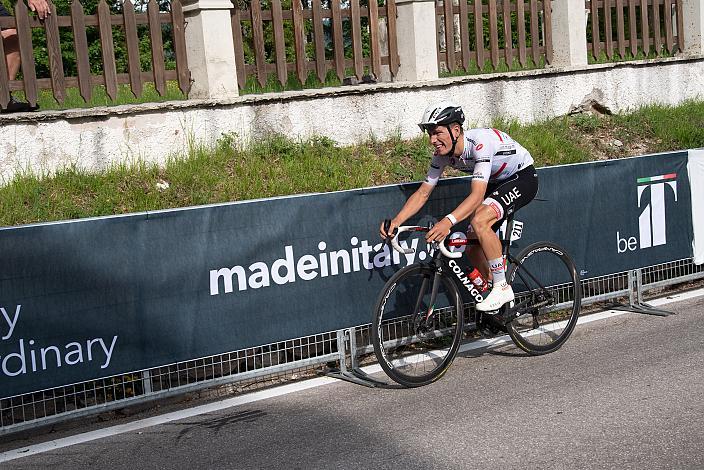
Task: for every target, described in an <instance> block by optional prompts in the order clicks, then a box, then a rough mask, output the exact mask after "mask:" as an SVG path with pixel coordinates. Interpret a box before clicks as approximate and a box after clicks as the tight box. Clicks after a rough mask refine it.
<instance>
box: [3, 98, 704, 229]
mask: <svg viewBox="0 0 704 470" xmlns="http://www.w3.org/2000/svg"><path fill="white" fill-rule="evenodd" d="M493 125H494V127H497V128H501V129H504V130H506V131H507V132H508V133H509V134H511V135H512V137H514V138H515V139H516V140H518V141H519V142H521V143H522V144H523V145H524V146H525V147H527V148H528V150H530V152H531V153H532V154H533V157H534V158H535V160H536V166H538V167H541V166H550V165H560V164H567V163H577V162H586V161H593V160H605V159H612V158H620V157H625V156H631V155H643V154H647V153H653V152H663V151H669V150H679V149H688V148H696V147H704V101H701V102H697V101H690V102H687V103H684V104H682V105H681V106H677V107H663V106H648V107H644V108H642V109H639V110H637V111H634V112H632V113H628V114H619V115H613V116H595V115H589V114H582V115H576V116H565V117H560V118H556V119H552V120H549V121H545V122H540V123H535V124H529V125H521V124H519V123H517V122H515V121H505V120H504V121H502V120H499V121H496V122H494V123H493ZM428 156H429V149H428V145H427V140H426V139H425V138H423V137H418V138H415V139H411V140H402V139H400V138H398V137H393V138H389V139H386V140H377V139H373V138H370V139H368V140H367V141H366V142H361V143H359V144H357V145H354V146H349V147H342V146H338V145H336V144H335V143H334V142H333V141H332V140H330V139H329V138H326V137H316V138H312V139H308V140H304V141H301V140H292V139H288V138H285V137H283V136H280V135H270V136H267V137H265V138H262V139H261V140H259V141H256V142H253V143H252V144H251V145H248V146H246V147H242V146H241V145H240V143H239V142H238V140H237V138H236V137H235V136H234V135H223V136H222V137H221V138H220V139H219V140H218V142H216V143H214V144H213V145H212V146H211V147H196V148H193V149H192V150H191V151H190V152H189V154H188V155H186V156H182V157H179V158H173V159H171V160H170V161H168V162H167V163H166V164H165V165H164V166H163V167H158V166H156V165H149V164H144V163H142V164H138V165H134V166H126V165H119V166H115V167H113V168H111V169H110V170H108V171H105V172H102V173H99V174H90V173H87V172H85V171H82V170H79V169H76V168H68V169H66V170H63V171H60V172H59V173H57V174H55V175H53V176H51V177H46V178H37V177H35V176H31V175H23V176H16V177H15V178H14V179H13V180H12V181H10V182H8V184H7V185H5V186H4V187H2V188H0V225H4V226H11V225H20V224H27V223H33V222H43V221H53V220H65V219H76V218H82V217H91V216H101V215H110V214H123V213H129V212H137V211H145V210H158V209H166V208H173V207H184V206H192V205H200V204H208V203H216V202H226V201H236V200H245V199H256V198H262V197H271V196H281V195H287V194H297V193H309V192H326V191H337V190H343V189H351V188H359V187H366V186H374V185H380V184H391V183H400V182H407V181H418V180H420V179H422V178H423V176H424V175H425V172H426V170H427V166H428V162H429V158H428Z"/></svg>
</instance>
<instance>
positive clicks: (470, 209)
mask: <svg viewBox="0 0 704 470" xmlns="http://www.w3.org/2000/svg"><path fill="white" fill-rule="evenodd" d="M463 123H464V112H463V111H462V107H461V106H459V105H458V104H455V103H453V102H451V101H441V102H439V103H435V104H431V105H430V106H428V108H426V110H425V112H424V113H423V118H422V120H421V122H420V123H419V124H418V126H419V127H420V129H421V131H423V132H427V133H428V135H429V136H430V143H431V144H432V146H433V147H434V149H435V150H434V152H433V157H432V161H431V163H430V168H429V169H428V174H427V176H426V178H425V181H424V182H423V183H422V184H421V185H420V187H419V188H418V189H417V190H416V191H415V193H413V194H412V195H411V196H410V197H409V198H408V200H407V201H406V203H405V204H404V206H403V208H401V210H400V211H399V213H398V214H397V215H396V217H394V218H393V219H391V224H390V226H389V227H388V231H387V230H386V228H385V227H384V224H383V223H382V225H381V228H380V230H379V232H380V234H381V236H382V238H384V239H386V238H387V237H388V236H392V235H393V234H394V233H395V232H396V229H397V228H398V227H399V226H400V225H402V224H403V223H404V222H405V221H406V220H408V219H409V218H411V217H412V216H414V215H415V214H416V213H417V212H418V211H419V210H420V209H421V208H422V207H423V206H424V205H425V203H426V201H427V200H428V198H429V197H430V194H431V193H432V192H433V189H434V188H435V185H436V184H437V182H438V180H439V179H440V177H441V176H442V173H443V170H444V168H445V167H446V166H450V167H452V168H455V169H457V170H460V171H463V172H465V173H469V174H471V175H472V178H471V188H470V189H471V191H470V193H469V195H468V196H467V198H465V199H464V200H463V201H462V202H461V203H460V205H459V206H457V207H456V208H455V209H454V210H453V211H452V212H450V213H449V214H447V215H446V216H445V217H444V218H443V219H442V220H440V221H439V222H438V223H436V224H435V225H434V226H433V227H432V229H431V230H430V231H429V232H428V233H427V235H426V237H425V238H426V240H427V241H428V242H442V240H444V239H445V237H447V236H448V235H449V234H450V232H451V229H452V226H453V225H455V224H457V223H458V222H460V221H462V220H465V219H469V223H470V225H469V228H468V233H467V236H468V237H469V238H477V239H478V240H479V245H480V246H479V247H477V246H472V247H471V248H470V249H469V253H468V257H469V261H470V263H471V264H472V265H473V266H476V267H477V268H478V269H479V271H480V272H481V273H482V275H483V276H484V279H490V278H491V279H493V287H492V290H491V292H490V293H489V295H488V296H487V297H486V298H485V299H484V301H483V302H480V303H478V304H477V306H476V308H477V310H480V311H483V312H494V311H496V310H498V309H499V308H500V307H501V306H502V305H504V304H505V303H507V302H511V301H512V300H513V299H514V294H513V289H512V288H511V286H510V285H509V284H508V283H507V282H506V273H505V266H504V261H503V256H502V251H501V241H500V240H499V237H498V235H497V233H496V230H498V228H499V227H500V226H501V224H502V223H503V221H504V219H506V217H507V216H509V215H510V214H512V213H513V212H515V211H516V210H517V209H519V208H520V207H523V206H525V205H526V204H528V203H529V202H530V201H531V200H532V199H533V198H534V197H535V195H536V193H537V192H538V175H537V173H536V171H535V168H534V167H533V157H531V155H530V153H529V152H528V151H527V150H526V149H525V148H524V147H523V146H521V145H520V144H519V143H518V142H516V141H515V140H513V139H512V138H511V137H509V136H508V134H506V133H505V132H502V131H500V130H497V129H490V128H484V129H470V130H468V131H467V132H465V131H464V130H463V128H462V124H463Z"/></svg>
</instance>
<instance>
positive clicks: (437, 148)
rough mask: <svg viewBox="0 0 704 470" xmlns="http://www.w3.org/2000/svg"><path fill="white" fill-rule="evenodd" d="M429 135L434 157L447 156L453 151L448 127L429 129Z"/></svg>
mask: <svg viewBox="0 0 704 470" xmlns="http://www.w3.org/2000/svg"><path fill="white" fill-rule="evenodd" d="M453 130H454V129H453ZM428 135H429V136H430V145H432V146H433V149H434V152H433V154H434V155H447V154H448V153H449V152H450V150H452V138H451V136H450V133H449V132H448V131H447V127H445V126H435V127H434V128H432V129H428Z"/></svg>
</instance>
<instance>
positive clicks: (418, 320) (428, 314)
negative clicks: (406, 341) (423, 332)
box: [413, 272, 441, 334]
mask: <svg viewBox="0 0 704 470" xmlns="http://www.w3.org/2000/svg"><path fill="white" fill-rule="evenodd" d="M428 282H430V277H425V276H424V277H423V283H422V284H421V287H420V291H419V292H418V298H417V299H416V305H415V308H414V309H413V311H414V312H415V314H414V315H415V318H414V320H413V330H414V333H416V334H418V332H419V331H418V330H419V329H420V328H421V327H422V326H424V327H425V328H426V329H427V327H428V322H429V321H430V319H431V318H432V316H433V313H434V311H435V301H436V299H437V296H438V289H439V288H440V282H441V281H440V273H438V272H435V273H434V275H433V286H432V288H431V291H430V300H429V301H428V309H427V310H426V311H424V312H422V311H421V307H422V305H423V298H424V297H425V292H426V291H427V289H428Z"/></svg>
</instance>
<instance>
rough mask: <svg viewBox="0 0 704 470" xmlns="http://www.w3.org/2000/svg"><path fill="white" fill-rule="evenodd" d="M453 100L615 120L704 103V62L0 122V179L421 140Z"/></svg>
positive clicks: (472, 107) (470, 113)
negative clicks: (433, 107) (295, 143)
mask: <svg viewBox="0 0 704 470" xmlns="http://www.w3.org/2000/svg"><path fill="white" fill-rule="evenodd" d="M447 98H450V99H454V100H456V101H457V102H459V103H460V104H462V105H463V106H464V108H465V112H466V114H467V118H468V121H469V123H470V124H472V125H486V124H488V123H490V122H491V120H492V119H493V118H496V117H500V116H502V117H506V118H510V119H511V118H515V119H518V120H519V121H521V122H532V121H536V120H543V119H546V118H550V117H554V116H559V115H564V114H566V113H568V112H570V110H571V109H573V108H574V107H576V106H578V105H579V104H580V103H582V102H583V101H584V100H585V99H596V100H598V101H599V102H600V103H601V104H602V105H604V106H606V107H607V108H609V109H610V110H611V111H613V112H621V111H626V110H628V109H633V108H637V107H639V106H642V105H645V104H649V103H660V104H673V105H674V104H678V103H681V102H682V101H684V100H687V99H704V56H697V57H694V58H687V59H662V60H655V61H643V62H628V63H621V64H606V65H597V66H588V67H578V68H571V69H557V68H553V69H546V70H538V71H530V72H515V73H507V74H490V75H481V76H476V77H460V78H448V79H440V80H434V81H427V82H422V83H419V82H414V83H411V82H406V83H403V82H397V83H391V84H379V85H360V86H354V87H340V88H330V89H323V90H308V91H300V92H287V93H280V94H267V95H261V96H251V95H250V96H242V97H238V98H232V99H228V100H189V101H183V102H170V103H161V104H145V105H137V106H119V107H112V108H91V109H86V110H71V111H56V112H44V113H34V114H24V115H0V158H1V160H0V177H2V180H3V181H5V182H6V181H7V180H8V179H9V178H12V176H13V175H14V174H15V173H16V172H18V171H30V172H32V173H35V174H44V173H51V172H53V171H55V170H57V169H59V168H62V167H65V166H67V165H72V164H75V165H76V166H78V167H80V168H85V169H88V170H91V171H98V170H103V169H105V168H107V167H108V166H110V165H111V164H115V163H120V162H128V163H129V162H135V161H137V160H142V161H147V162H157V163H163V162H165V161H166V160H167V158H168V157H169V156H178V155H184V154H186V153H187V151H188V147H189V143H196V144H205V145H211V144H213V143H215V141H216V140H217V139H218V138H220V137H221V136H222V135H223V134H224V133H234V134H236V135H237V139H238V141H240V142H242V143H243V144H244V143H246V142H247V141H248V140H249V139H251V138H252V137H257V136H261V135H263V134H265V133H267V132H277V133H281V134H285V135H287V136H290V137H303V138H304V137H308V136H312V135H322V136H327V137H330V138H332V139H334V140H335V141H337V142H339V143H340V144H352V143H356V142H359V141H361V140H364V139H366V138H368V137H369V136H370V135H372V134H373V135H375V136H377V137H382V138H383V137H385V136H389V135H392V134H395V133H397V132H398V133H400V134H401V136H402V137H404V138H407V137H412V136H415V135H418V132H419V131H418V128H417V127H416V121H417V120H418V118H419V116H420V115H421V114H422V111H423V109H424V108H425V106H426V105H427V103H428V102H430V101H434V100H440V99H447Z"/></svg>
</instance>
